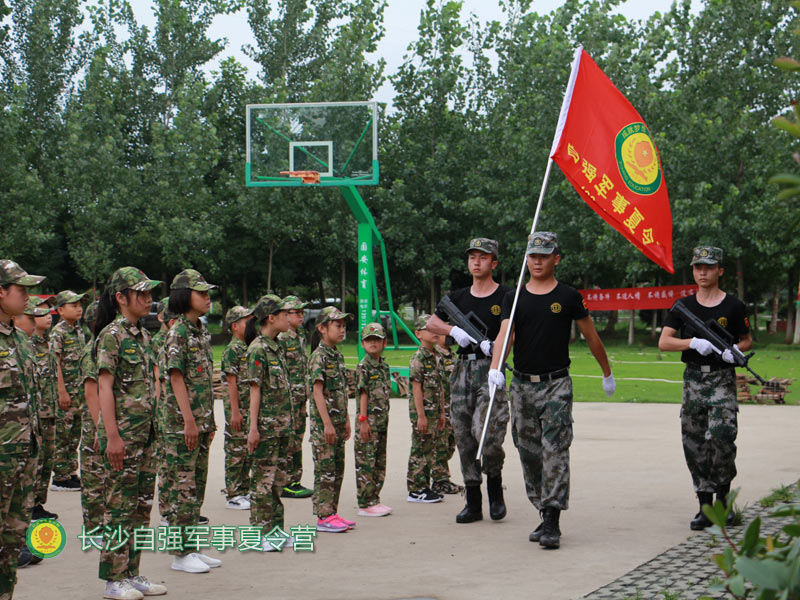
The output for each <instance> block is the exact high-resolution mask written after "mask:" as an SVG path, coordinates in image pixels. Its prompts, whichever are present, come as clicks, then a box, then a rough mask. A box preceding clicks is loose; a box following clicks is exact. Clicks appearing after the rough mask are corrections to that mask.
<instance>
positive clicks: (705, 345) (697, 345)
mask: <svg viewBox="0 0 800 600" xmlns="http://www.w3.org/2000/svg"><path fill="white" fill-rule="evenodd" d="M689 348H691V349H692V350H697V352H698V353H699V354H700V355H701V356H708V355H709V354H711V353H712V352H716V353H717V354H719V353H720V351H719V349H718V348H717V347H716V346H715V345H714V344H712V343H711V342H709V341H708V340H704V339H703V338H692V341H691V342H689Z"/></svg>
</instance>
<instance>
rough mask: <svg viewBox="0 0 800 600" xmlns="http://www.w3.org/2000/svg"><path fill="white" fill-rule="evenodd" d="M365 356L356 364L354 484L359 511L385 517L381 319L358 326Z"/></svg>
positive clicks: (385, 372)
mask: <svg viewBox="0 0 800 600" xmlns="http://www.w3.org/2000/svg"><path fill="white" fill-rule="evenodd" d="M361 345H362V346H363V347H364V351H365V354H364V358H362V359H361V362H359V363H358V367H356V388H357V391H358V393H357V396H356V397H357V398H358V407H359V410H358V417H357V418H358V422H357V423H356V426H355V430H356V434H355V444H354V445H355V457H356V487H357V488H358V508H359V509H360V510H359V511H358V515H359V516H360V517H385V516H386V515H389V514H391V512H392V509H391V508H390V507H388V506H386V505H385V504H381V499H380V494H381V488H382V487H383V481H384V479H385V478H386V431H387V430H388V428H389V396H390V394H391V391H392V384H391V381H390V379H389V364H388V363H387V362H386V361H385V360H384V359H383V357H382V356H381V355H382V354H383V350H384V348H386V331H384V329H383V326H382V325H381V324H380V323H368V324H367V325H364V328H363V329H362V330H361Z"/></svg>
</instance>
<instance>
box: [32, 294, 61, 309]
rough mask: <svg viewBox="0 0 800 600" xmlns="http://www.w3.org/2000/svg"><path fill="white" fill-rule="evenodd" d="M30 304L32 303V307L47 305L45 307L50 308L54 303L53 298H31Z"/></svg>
mask: <svg viewBox="0 0 800 600" xmlns="http://www.w3.org/2000/svg"><path fill="white" fill-rule="evenodd" d="M30 300H31V302H33V305H34V306H41V305H42V304H47V306H49V307H52V306H53V303H54V302H55V297H54V296H44V297H42V296H31V297H30Z"/></svg>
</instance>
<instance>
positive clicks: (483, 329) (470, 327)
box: [436, 296, 511, 371]
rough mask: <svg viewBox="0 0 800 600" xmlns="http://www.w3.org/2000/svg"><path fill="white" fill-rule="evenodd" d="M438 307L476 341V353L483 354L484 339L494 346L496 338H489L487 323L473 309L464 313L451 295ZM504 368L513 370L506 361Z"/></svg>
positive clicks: (442, 300) (473, 345)
mask: <svg viewBox="0 0 800 600" xmlns="http://www.w3.org/2000/svg"><path fill="white" fill-rule="evenodd" d="M436 308H441V309H442V310H443V311H444V313H445V314H446V315H447V317H448V319H450V324H451V325H456V326H457V327H460V328H461V329H463V330H464V331H466V332H467V333H468V334H469V335H470V337H472V339H473V340H475V341H476V343H475V344H471V346H472V351H473V352H474V353H475V354H478V353H480V354H483V350H481V348H480V346H481V342H482V341H484V340H489V341H490V342H492V346H494V340H491V339H489V336H488V335H487V332H488V331H489V328H488V327H487V326H486V323H484V322H483V321H482V320H481V318H480V317H479V316H478V315H476V314H475V313H474V312H472V311H469V312H468V313H467V314H466V315H465V314H464V313H462V312H461V311H460V310H459V308H458V307H457V306H456V305H455V304H453V301H452V300H450V296H445V297H444V298H442V299H441V300H440V301H439V304H438V306H437V307H436ZM503 369H508V370H509V371H510V370H511V369H510V368H509V366H508V365H507V364H505V363H503ZM501 370H502V369H501Z"/></svg>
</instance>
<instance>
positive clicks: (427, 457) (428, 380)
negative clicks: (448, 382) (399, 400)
mask: <svg viewBox="0 0 800 600" xmlns="http://www.w3.org/2000/svg"><path fill="white" fill-rule="evenodd" d="M443 376H444V375H443V371H442V369H441V367H440V365H439V359H438V358H437V356H436V354H435V353H434V352H431V351H429V350H428V349H426V348H425V347H424V346H420V347H419V349H418V350H417V351H416V352H415V353H414V356H412V357H411V362H410V364H409V371H408V380H409V385H408V416H409V418H410V419H411V452H410V454H409V457H408V476H407V477H406V486H407V487H408V491H409V492H421V491H422V490H424V489H425V488H428V487H429V484H430V483H431V472H432V470H433V453H434V447H435V443H436V438H437V436H438V432H437V424H438V421H439V416H440V415H441V410H442V393H443V389H442V379H443ZM414 382H419V383H420V384H421V385H422V408H423V409H424V411H425V418H426V419H427V420H428V433H426V434H422V433H420V432H419V431H418V430H417V408H416V405H415V403H414Z"/></svg>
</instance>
